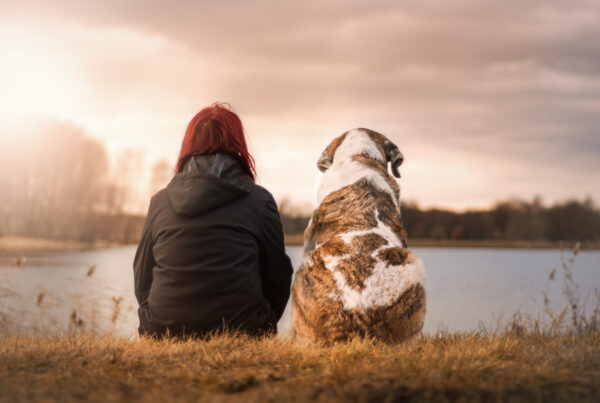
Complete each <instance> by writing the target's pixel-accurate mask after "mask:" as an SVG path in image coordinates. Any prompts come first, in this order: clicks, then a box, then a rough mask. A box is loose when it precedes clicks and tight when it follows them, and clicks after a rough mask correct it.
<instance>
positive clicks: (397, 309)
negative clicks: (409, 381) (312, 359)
mask: <svg viewBox="0 0 600 403" xmlns="http://www.w3.org/2000/svg"><path fill="white" fill-rule="evenodd" d="M402 161H403V156H402V154H401V153H400V151H399V150H398V147H396V145H394V144H393V143H392V142H391V141H389V140H388V139H387V138H386V137H385V136H383V135H382V134H380V133H377V132H374V131H372V130H369V129H362V128H359V129H354V130H350V131H348V132H346V133H344V134H342V135H341V136H340V137H338V138H336V139H334V140H333V141H332V142H331V143H330V144H329V146H328V147H327V148H326V149H325V150H324V151H323V153H322V154H321V157H320V158H319V161H318V163H317V165H318V167H319V169H320V170H321V171H322V172H324V175H323V178H322V180H321V183H320V186H319V189H318V202H319V205H318V207H317V209H316V210H315V211H314V213H313V216H312V218H311V221H310V223H309V226H308V228H307V229H306V231H305V232H304V255H303V260H302V265H301V267H300V268H299V269H298V271H297V273H296V276H295V278H294V282H293V285H292V336H293V337H295V338H296V339H297V340H304V341H309V342H318V343H323V344H331V343H334V342H337V341H343V340H346V339H348V338H350V337H353V336H356V335H359V336H367V337H376V338H378V339H380V340H383V341H385V342H390V343H397V342H404V341H409V340H411V339H413V338H415V337H417V336H418V335H419V334H420V332H421V329H422V328H423V321H424V319H425V270H424V267H423V263H422V262H421V260H420V259H419V258H418V257H417V256H415V255H414V254H412V253H411V252H410V251H409V250H408V249H407V246H406V231H405V230H404V227H403V226H402V220H401V216H400V199H399V198H400V188H399V186H398V183H397V182H396V180H395V179H393V178H392V177H391V176H390V175H389V174H388V171H387V165H388V162H389V163H390V164H391V170H392V173H393V174H394V176H396V177H400V173H399V172H398V167H399V166H400V164H402Z"/></svg>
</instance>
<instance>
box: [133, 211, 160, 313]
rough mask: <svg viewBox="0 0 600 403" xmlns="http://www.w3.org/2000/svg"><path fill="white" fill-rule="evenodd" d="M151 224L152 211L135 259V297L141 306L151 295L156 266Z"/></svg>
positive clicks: (145, 224)
mask: <svg viewBox="0 0 600 403" xmlns="http://www.w3.org/2000/svg"><path fill="white" fill-rule="evenodd" d="M150 222H151V217H150V211H148V216H147V217H146V222H145V223H144V229H143V230H142V239H140V244H139V245H138V248H137V251H136V253H135V258H134V259H133V281H134V286H135V297H136V298H137V300H138V303H139V304H140V305H141V304H142V303H144V302H145V301H146V300H147V299H148V294H150V286H151V285H152V270H153V269H154V266H155V261H154V255H153V254H152V246H153V240H152V231H151V225H150Z"/></svg>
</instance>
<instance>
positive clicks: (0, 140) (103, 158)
mask: <svg viewBox="0 0 600 403" xmlns="http://www.w3.org/2000/svg"><path fill="white" fill-rule="evenodd" d="M143 164H144V159H143V153H141V152H139V151H134V150H127V151H125V152H123V153H122V154H121V155H119V156H118V158H116V161H115V162H113V164H112V165H111V163H110V161H109V158H108V155H107V152H106V149H105V147H104V145H103V144H102V143H101V142H99V141H97V140H95V139H93V138H90V137H89V136H87V135H86V134H85V133H84V131H83V130H81V129H79V128H77V127H76V126H73V125H71V124H68V123H63V122H56V121H53V120H47V121H46V120H44V121H36V122H34V123H32V124H30V125H28V126H20V127H18V128H11V129H6V128H4V129H3V130H2V133H0V236H25V237H39V238H50V239H58V240H79V241H87V242H91V241H96V240H104V241H109V242H135V241H136V240H137V239H138V237H139V235H140V233H141V226H142V225H143V222H144V218H143V217H140V216H139V215H136V214H131V213H128V209H127V207H128V205H129V204H131V202H132V201H135V200H134V197H135V196H136V192H135V191H134V190H135V189H132V187H134V186H135V184H136V183H139V182H140V179H138V178H141V177H143V175H142V170H143V169H144V165H143ZM167 169H168V167H165V164H164V162H162V161H160V162H158V163H157V164H155V166H154V167H153V170H152V171H153V172H152V175H151V178H150V182H151V183H150V187H153V186H154V187H156V186H158V182H161V181H164V177H165V172H164V171H165V170H167ZM166 176H167V177H168V176H169V174H168V173H167V174H166Z"/></svg>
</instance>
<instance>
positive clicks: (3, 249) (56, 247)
mask: <svg viewBox="0 0 600 403" xmlns="http://www.w3.org/2000/svg"><path fill="white" fill-rule="evenodd" d="M576 244H577V242H575V241H562V242H554V241H541V240H540V241H507V240H458V239H411V238H408V247H409V248H457V249H459V248H465V249H467V248H468V249H473V248H479V249H559V250H560V249H562V250H571V249H573V248H575V245H576ZM135 245H137V244H135V243H115V242H108V241H94V242H81V241H73V240H66V241H64V240H55V239H46V238H33V237H13V236H9V237H0V255H15V254H24V253H45V252H68V251H84V250H94V249H106V248H111V247H121V246H135ZM302 245H303V236H302V235H287V236H285V246H294V247H302ZM579 248H580V249H581V250H600V242H592V241H584V242H581V243H580V247H579Z"/></svg>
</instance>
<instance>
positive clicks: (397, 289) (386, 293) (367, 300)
mask: <svg viewBox="0 0 600 403" xmlns="http://www.w3.org/2000/svg"><path fill="white" fill-rule="evenodd" d="M365 234H377V235H379V236H381V237H383V238H384V239H385V240H386V241H387V244H385V245H382V246H380V247H379V248H378V249H376V250H375V251H373V253H372V254H371V257H373V259H375V260H376V261H377V263H376V264H375V266H374V268H373V272H372V273H371V275H370V276H369V277H368V278H367V279H366V280H365V282H364V288H363V289H362V290H355V289H354V288H351V287H350V286H348V284H347V283H346V279H345V277H344V274H343V273H342V272H340V271H338V270H337V266H338V264H339V263H340V262H341V261H342V260H344V259H346V258H349V257H350V256H351V255H343V256H327V257H325V258H324V263H325V267H326V268H327V270H329V271H331V272H332V274H333V278H334V279H335V282H336V285H337V289H338V291H339V292H338V293H331V294H329V296H330V297H331V298H332V299H333V300H341V301H342V305H343V306H344V309H345V310H351V309H360V310H363V311H364V310H366V309H370V308H376V307H383V306H389V305H391V304H392V303H393V302H395V301H396V300H397V299H398V298H399V297H400V296H401V295H402V294H403V293H404V292H405V291H406V290H408V289H409V288H410V287H411V286H413V285H415V284H421V285H423V287H424V286H425V268H424V266H423V262H422V261H421V259H419V258H418V257H416V256H415V260H414V261H413V262H412V263H408V264H405V265H398V266H389V265H387V264H386V263H385V262H382V261H381V260H380V259H379V257H378V256H377V254H378V253H379V251H380V250H381V249H385V248H388V247H390V246H394V245H399V242H401V241H400V239H399V238H398V236H397V235H396V234H395V233H394V232H393V231H392V229H391V228H390V227H388V226H387V225H385V224H384V223H383V222H381V221H380V220H379V218H377V227H374V228H373V229H370V230H365V231H351V232H346V233H344V234H340V235H338V237H339V238H341V239H342V240H343V241H344V242H346V243H350V242H351V241H352V239H353V238H354V237H355V236H361V235H365Z"/></svg>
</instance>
